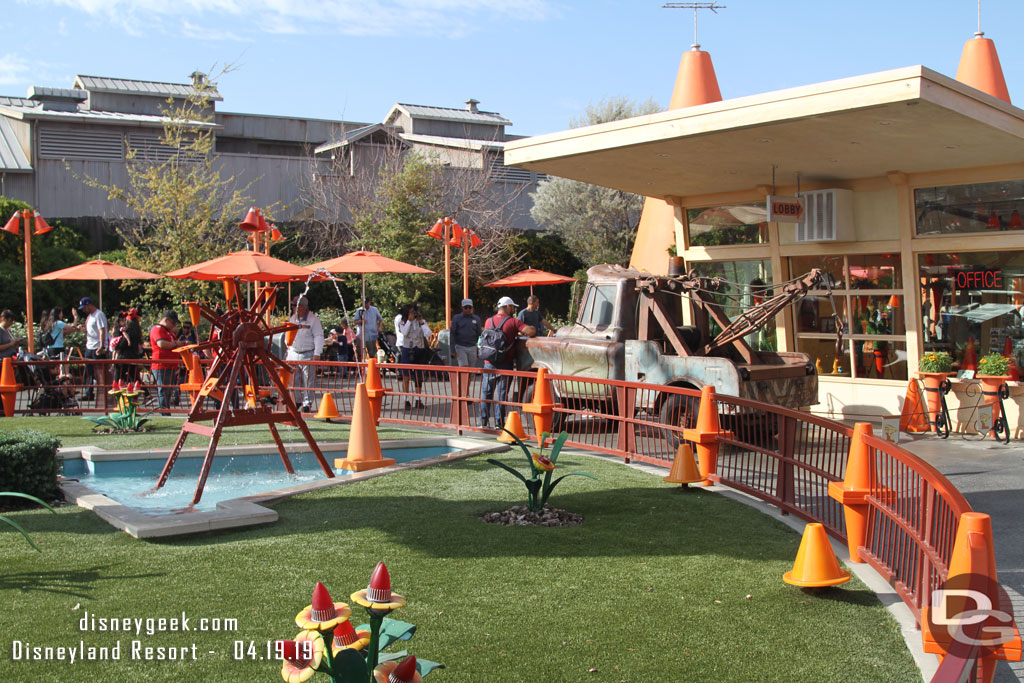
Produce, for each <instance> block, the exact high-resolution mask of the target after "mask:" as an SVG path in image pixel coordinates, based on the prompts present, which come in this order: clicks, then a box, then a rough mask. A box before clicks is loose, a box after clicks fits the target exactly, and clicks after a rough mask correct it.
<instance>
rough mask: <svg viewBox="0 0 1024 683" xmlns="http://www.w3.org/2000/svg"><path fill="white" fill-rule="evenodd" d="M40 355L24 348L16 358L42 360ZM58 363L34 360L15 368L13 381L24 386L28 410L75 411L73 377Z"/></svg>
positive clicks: (28, 360)
mask: <svg viewBox="0 0 1024 683" xmlns="http://www.w3.org/2000/svg"><path fill="white" fill-rule="evenodd" d="M45 360H47V359H46V358H44V357H43V356H39V355H37V354H34V353H26V352H24V351H22V352H20V353H19V354H18V361H20V362H31V361H45ZM60 367H61V366H60V365H59V364H54V365H49V364H42V363H39V364H36V363H32V364H30V365H19V366H18V367H17V368H16V371H15V377H16V381H17V382H18V383H19V384H21V385H22V386H24V387H25V389H26V391H27V392H28V407H29V413H28V414H30V415H31V414H37V415H49V414H50V413H61V414H67V412H68V411H69V410H71V411H75V410H76V409H77V408H78V407H79V406H78V401H77V400H75V394H76V393H77V392H76V391H75V389H74V388H73V387H72V384H73V380H72V378H71V377H70V376H68V375H62V374H60V372H59V369H60ZM71 414H72V415H81V412H72V413H71Z"/></svg>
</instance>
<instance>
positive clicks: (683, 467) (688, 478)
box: [663, 443, 704, 491]
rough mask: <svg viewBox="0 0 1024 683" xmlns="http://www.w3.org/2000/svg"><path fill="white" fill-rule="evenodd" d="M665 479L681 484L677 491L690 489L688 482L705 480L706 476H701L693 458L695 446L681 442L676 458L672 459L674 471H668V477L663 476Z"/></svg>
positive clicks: (693, 482) (694, 482)
mask: <svg viewBox="0 0 1024 683" xmlns="http://www.w3.org/2000/svg"><path fill="white" fill-rule="evenodd" d="M663 480H664V481H667V482H668V483H670V484H681V486H680V487H679V488H677V489H675V490H676V491H690V490H691V489H690V487H689V486H687V484H696V483H697V482H699V481H703V480H704V477H702V476H700V470H698V469H697V463H696V462H695V461H694V459H693V448H691V447H690V445H689V444H685V443H682V444H679V448H677V449H676V459H675V460H673V461H672V471H671V472H669V473H668V476H667V477H663Z"/></svg>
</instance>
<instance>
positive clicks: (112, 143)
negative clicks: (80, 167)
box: [39, 128, 124, 161]
mask: <svg viewBox="0 0 1024 683" xmlns="http://www.w3.org/2000/svg"><path fill="white" fill-rule="evenodd" d="M39 156H41V157H44V158H49V159H99V160H108V161H117V160H120V159H123V158H124V142H123V140H122V136H121V133H118V132H114V131H95V130H74V129H61V128H42V129H40V131H39Z"/></svg>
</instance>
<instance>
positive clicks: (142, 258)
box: [81, 69, 269, 309]
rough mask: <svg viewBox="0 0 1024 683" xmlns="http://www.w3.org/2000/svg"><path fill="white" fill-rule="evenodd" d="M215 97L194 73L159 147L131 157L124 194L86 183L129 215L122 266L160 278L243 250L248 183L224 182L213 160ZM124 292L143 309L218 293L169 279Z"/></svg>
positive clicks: (123, 222)
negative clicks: (135, 296)
mask: <svg viewBox="0 0 1024 683" xmlns="http://www.w3.org/2000/svg"><path fill="white" fill-rule="evenodd" d="M226 71H227V70H226V69H225V70H222V71H221V74H223V73H225V72H226ZM215 92H216V83H215V82H214V81H213V80H211V79H210V77H208V76H206V75H205V74H201V73H198V72H197V73H195V74H193V88H192V90H191V91H190V94H189V95H188V96H187V97H185V98H182V99H170V98H169V99H168V100H167V102H166V104H165V106H164V107H163V108H162V114H163V127H162V132H161V135H160V139H159V145H156V146H154V147H153V148H143V149H134V148H129V150H128V155H127V158H128V168H127V170H128V183H127V184H126V185H125V186H124V187H121V186H117V185H110V184H105V183H103V182H102V181H100V180H97V179H96V178H92V177H88V176H86V177H82V178H81V180H83V181H84V182H86V183H87V184H89V185H90V186H92V187H96V188H99V189H102V190H105V191H106V192H107V195H108V197H109V198H110V199H112V200H118V201H120V202H122V203H123V204H124V207H125V208H126V209H127V211H128V215H127V216H125V217H124V218H121V219H118V220H117V221H116V223H115V228H116V230H117V233H118V235H119V236H120V237H121V239H122V240H123V241H124V245H125V256H124V261H125V263H126V264H127V265H129V266H131V267H133V268H141V269H142V270H148V271H152V272H156V273H163V272H167V271H170V270H174V269H176V268H181V267H183V266H186V265H189V264H193V263H197V262H200V261H204V260H207V259H210V258H214V257H217V256H221V255H223V254H225V253H227V252H229V251H232V250H236V249H242V248H244V247H245V244H246V242H245V240H246V234H245V233H243V232H241V231H240V230H238V227H237V223H238V221H239V217H240V216H241V215H242V214H243V213H244V210H245V208H246V207H247V206H248V205H249V204H251V200H250V198H249V196H248V191H249V188H250V187H251V183H250V184H248V185H245V186H242V187H239V186H238V183H237V182H236V180H235V178H234V177H233V176H225V175H224V174H223V172H222V170H221V165H220V162H219V159H218V156H217V155H216V154H215V153H214V142H215V135H214V109H213V106H212V99H211V97H212V95H213V94H214V93H215ZM268 211H269V209H268ZM268 217H269V216H268ZM126 287H131V288H138V290H139V291H140V292H141V298H143V299H144V300H145V301H144V303H145V305H148V306H151V307H153V308H154V309H155V308H157V307H160V306H162V305H164V304H166V303H170V302H178V301H182V300H184V299H194V298H197V297H200V298H202V297H209V296H210V295H212V294H214V292H215V290H219V286H214V285H211V284H209V283H200V282H196V281H193V280H171V279H162V280H154V281H152V282H147V283H144V284H141V285H139V284H135V285H132V284H126Z"/></svg>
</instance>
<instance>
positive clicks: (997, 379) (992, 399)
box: [978, 375, 1010, 436]
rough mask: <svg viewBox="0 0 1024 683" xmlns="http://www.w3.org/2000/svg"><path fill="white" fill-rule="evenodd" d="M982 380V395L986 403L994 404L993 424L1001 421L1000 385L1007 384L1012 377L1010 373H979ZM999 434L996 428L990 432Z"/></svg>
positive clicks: (988, 404) (994, 434)
mask: <svg viewBox="0 0 1024 683" xmlns="http://www.w3.org/2000/svg"><path fill="white" fill-rule="evenodd" d="M978 379H979V380H980V381H981V391H982V395H983V396H984V397H985V405H987V406H992V425H993V426H995V424H996V423H997V422H998V421H999V417H1000V413H999V387H1001V386H1002V385H1004V384H1006V382H1007V380H1009V379H1010V376H1009V375H978ZM989 433H990V434H992V435H993V436H997V435H996V432H995V430H993V431H991V432H989Z"/></svg>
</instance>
